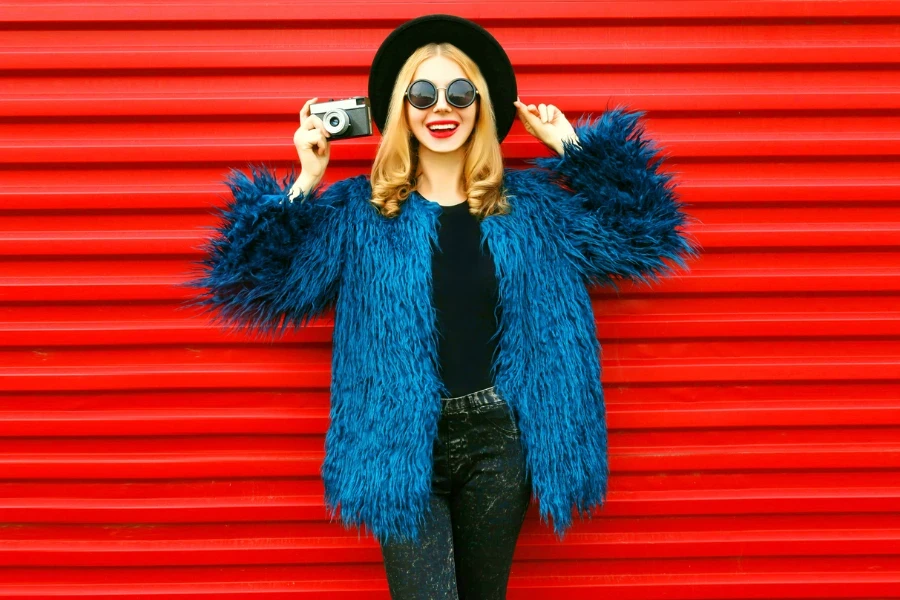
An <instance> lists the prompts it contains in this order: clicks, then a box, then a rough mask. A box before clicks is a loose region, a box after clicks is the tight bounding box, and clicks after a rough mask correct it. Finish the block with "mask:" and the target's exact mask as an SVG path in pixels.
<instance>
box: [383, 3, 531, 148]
mask: <svg viewBox="0 0 900 600" xmlns="http://www.w3.org/2000/svg"><path fill="white" fill-rule="evenodd" d="M432 42H434V43H440V42H449V43H451V44H453V45H454V46H456V47H457V48H459V49H460V50H462V51H463V52H465V53H466V54H467V55H468V56H469V57H470V58H471V59H472V60H473V61H474V62H475V64H477V65H478V68H479V69H481V73H482V75H483V76H484V78H485V80H486V81H487V85H488V89H489V91H490V95H491V101H492V103H493V106H494V115H495V116H496V119H497V139H498V140H499V141H501V142H502V141H503V138H505V137H506V134H508V133H509V130H510V129H511V128H512V124H513V121H514V120H515V118H516V107H515V105H514V104H513V102H515V100H516V98H517V97H518V96H517V94H518V91H517V89H516V75H515V73H514V72H513V68H512V63H510V61H509V57H508V56H507V55H506V51H505V50H504V49H503V47H502V46H501V45H500V43H499V42H498V41H497V40H496V39H494V36H492V35H491V34H490V33H488V32H487V30H485V29H484V28H483V27H481V26H480V25H478V24H477V23H474V22H472V21H469V20H468V19H464V18H462V17H457V16H455V15H444V14H432V15H424V16H422V17H417V18H415V19H412V20H411V21H407V22H405V23H403V24H402V25H400V26H399V27H397V28H396V29H395V30H394V31H392V32H391V33H390V35H388V36H387V38H385V40H384V42H382V43H381V46H380V47H379V48H378V52H377V53H376V54H375V59H374V60H373V61H372V69H371V70H370V71H369V104H370V108H371V110H372V119H373V120H374V121H375V126H376V127H378V131H379V132H383V131H384V125H385V123H386V121H387V113H388V106H389V105H390V102H391V92H393V90H394V84H395V83H396V81H397V75H398V74H399V73H400V69H401V68H402V67H403V64H404V63H405V62H406V61H407V59H408V58H409V57H410V55H411V54H412V53H413V52H415V51H416V50H417V49H419V48H420V47H422V46H424V45H426V44H430V43H432Z"/></svg>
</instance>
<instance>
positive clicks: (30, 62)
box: [0, 0, 900, 600]
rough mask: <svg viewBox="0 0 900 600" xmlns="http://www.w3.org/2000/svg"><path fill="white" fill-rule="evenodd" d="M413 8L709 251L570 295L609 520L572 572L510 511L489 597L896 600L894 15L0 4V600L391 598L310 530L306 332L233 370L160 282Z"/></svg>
mask: <svg viewBox="0 0 900 600" xmlns="http://www.w3.org/2000/svg"><path fill="white" fill-rule="evenodd" d="M430 12H449V13H453V14H458V15H461V16H465V17H467V18H470V19H473V20H476V21H478V22H479V23H481V24H482V25H484V26H485V27H487V28H488V29H489V30H490V31H491V32H493V33H494V35H495V36H496V37H497V38H498V39H499V40H500V42H501V43H502V44H503V45H504V47H505V48H507V50H508V52H509V54H510V56H511V58H512V61H513V64H514V65H515V68H516V72H517V75H518V80H519V90H520V95H521V97H522V99H523V100H525V101H526V102H535V103H538V102H545V103H553V104H556V105H558V106H559V107H561V108H562V109H563V110H564V111H565V112H566V114H567V115H569V116H570V118H574V117H576V116H578V115H580V114H581V113H584V112H593V113H598V112H599V111H601V110H603V109H604V107H605V106H606V105H607V103H608V102H611V103H619V102H621V103H627V104H629V105H630V106H631V107H633V108H636V109H642V110H646V111H647V121H646V123H647V130H648V133H649V134H650V135H651V136H652V137H654V138H656V139H657V140H659V142H660V143H661V144H662V145H663V146H665V147H666V148H667V151H668V152H669V154H670V159H669V161H668V162H667V165H668V168H671V169H674V170H676V171H678V172H679V174H680V175H679V178H680V189H681V190H682V197H683V198H684V200H685V201H687V202H689V203H691V207H690V209H689V210H690V212H691V213H692V214H693V215H694V216H696V217H698V218H699V219H700V220H701V221H702V225H701V226H700V227H699V228H698V229H697V230H696V231H695V233H696V236H697V239H698V240H699V241H700V242H701V243H702V244H703V246H704V251H705V253H704V256H703V257H702V259H701V260H700V261H698V262H695V263H694V264H693V268H692V271H691V272H690V273H689V274H685V275H684V276H681V277H676V278H673V279H669V280H667V281H666V282H665V283H663V284H661V285H659V286H657V287H654V288H643V287H633V288H628V287H626V288H623V293H622V294H621V295H619V296H616V295H615V293H614V292H612V291H607V290H600V289H598V290H595V291H594V295H593V297H594V299H595V308H596V314H597V324H598V335H599V337H600V339H601V341H602V342H603V344H604V354H603V366H604V373H603V379H604V382H605V386H606V394H607V396H606V398H607V403H608V413H609V426H610V446H611V467H612V472H613V473H612V479H611V493H610V497H609V503H608V505H607V508H606V509H605V510H604V511H602V512H601V513H599V514H598V517H596V518H595V519H594V520H593V521H592V522H590V523H584V524H578V525H577V526H576V527H575V528H574V529H573V530H572V531H571V532H570V534H569V536H568V537H567V539H566V541H565V542H564V543H558V542H557V541H556V540H555V538H554V537H553V535H552V533H551V531H550V530H549V529H548V528H547V527H546V526H544V525H541V524H540V523H539V522H538V521H537V514H536V509H535V507H532V511H531V513H530V514H529V518H528V520H527V522H526V525H525V528H524V531H523V533H522V537H521V539H520V543H519V547H518V550H517V554H516V562H515V565H514V567H513V573H512V578H511V591H510V597H511V598H519V599H524V598H534V599H538V598H616V599H618V600H630V599H645V598H647V599H649V598H696V599H708V600H718V599H725V598H729V599H737V598H767V599H783V598H846V599H864V598H865V599H872V598H900V543H898V542H900V513H898V510H900V476H898V475H900V472H898V467H900V435H898V433H900V381H898V379H900V358H898V355H900V343H898V339H900V298H898V292H900V252H898V248H900V160H898V154H900V113H898V109H900V69H898V64H900V2H886V1H868V2H866V1H843V2H839V1H817V2H814V1H807V2H801V1H755V2H748V1H732V2H728V1H721V2H713V1H671V2H643V1H640V2H639V1H632V2H615V1H606V2H527V3H523V2H507V1H503V2H484V3H476V2H453V3H425V2H420V3H413V4H399V3H396V4H394V3H385V2H364V3H360V2H342V3H324V4H322V3H312V2H308V3H305V2H304V3H300V2H298V3H290V2H278V3H274V2H270V3H251V2H236V1H232V2H228V1H219V2H202V3H201V2H193V3H177V2H171V1H169V0H165V1H161V0H141V1H140V2H134V3H129V4H125V3H118V2H114V1H112V0H98V1H96V2H93V3H90V4H87V3H80V2H74V1H71V0H54V1H53V2H50V1H46V0H40V1H32V2H9V1H6V0H3V1H0V19H2V31H0V40H2V44H0V59H2V67H0V139H2V143H0V160H2V166H0V357H2V358H0V384H2V391H3V396H2V400H0V565H2V566H0V596H2V597H3V598H13V597H22V598H25V597H28V598H35V597H51V596H52V597H54V598H61V597H75V596H101V595H102V596H108V597H129V598H144V597H147V598H149V597H151V596H152V597H153V598H161V597H164V598H193V597H199V596H203V597H216V596H225V595H228V597H230V598H238V597H241V598H243V597H248V598H249V597H253V598H259V597H265V598H276V597H278V598H280V597H286V596H288V595H298V596H304V597H310V598H330V599H334V600H337V599H342V598H354V599H355V598H387V597H388V593H387V585H386V580H385V577H384V570H383V566H382V563H381V555H380V552H379V550H378V547H377V545H376V543H375V542H374V540H373V539H371V538H363V539H359V538H358V537H357V536H356V535H355V534H353V533H347V532H345V531H344V530H343V529H342V528H341V527H340V525H338V524H336V523H329V522H327V520H326V517H325V511H324V508H323V505H322V485H321V481H320V480H319V478H318V472H319V467H320V464H321V461H322V457H323V435H324V432H325V429H326V426H327V420H328V401H329V398H328V384H329V380H330V372H329V366H330V353H331V346H330V339H331V328H330V323H331V322H330V320H325V321H323V322H321V323H320V324H319V325H318V326H315V327H310V328H309V329H306V330H305V331H303V332H302V333H299V334H297V335H292V336H290V337H287V338H285V339H284V340H283V341H281V342H279V343H276V344H264V343H253V342H252V341H250V339H249V338H245V337H244V336H243V335H241V334H238V333H230V334H225V333H222V332H220V331H218V330H217V329H215V328H214V327H212V326H210V325H208V324H207V323H206V321H205V319H203V318H198V317H197V315H196V314H195V313H193V312H192V311H184V310H178V308H177V307H178V305H179V303H180V302H181V301H182V300H183V299H184V298H185V291H184V290H183V289H179V288H178V287H176V284H178V283H181V282H183V281H184V280H185V279H186V276H185V272H186V270H187V269H188V268H189V266H190V264H191V262H192V261H195V260H198V259H199V258H200V254H199V253H198V250H197V248H198V246H199V244H200V242H201V241H202V238H203V236H204V235H206V234H207V231H206V230H204V227H207V226H209V225H212V224H213V223H214V218H213V215H212V213H211V208H210V207H211V206H213V205H221V204H222V203H223V202H224V197H225V194H226V191H227V188H226V187H225V186H224V185H223V183H222V180H223V179H224V177H225V175H226V173H227V170H228V169H229V168H230V167H242V166H244V165H245V164H246V163H247V162H250V161H266V162H268V163H269V164H272V165H277V166H278V167H279V172H280V173H285V172H286V171H287V169H288V168H289V166H290V164H291V162H292V161H296V153H295V150H294V148H293V145H292V143H291V137H292V134H293V132H294V130H295V128H296V127H297V121H298V111H299V110H300V108H301V106H302V105H303V103H304V101H305V100H307V99H309V98H311V97H315V96H318V97H335V98H337V97H344V96H350V95H357V94H365V93H366V89H367V88H366V81H367V72H368V66H369V65H370V62H371V59H372V57H373V56H374V53H375V51H376V49H377V47H378V45H379V44H380V43H381V41H382V40H383V39H384V37H385V36H386V35H387V34H388V33H389V32H390V31H391V30H392V29H393V28H394V27H396V26H397V25H398V24H399V23H400V22H402V21H404V20H406V19H409V18H412V17H414V16H418V15H420V14H425V13H430ZM376 139H377V136H376V137H373V138H370V139H364V140H354V141H353V142H351V143H347V144H339V145H338V144H336V145H335V146H334V148H333V153H332V157H333V158H332V164H331V166H330V167H329V170H328V173H327V176H326V181H327V182H333V181H335V180H337V179H341V178H344V177H348V176H351V175H355V174H358V173H363V172H367V171H368V168H369V166H370V164H371V159H372V157H373V156H374V150H375V143H376ZM503 147H504V152H505V155H506V156H507V157H508V159H509V163H510V165H512V166H515V165H517V164H518V165H520V166H521V165H522V162H521V161H522V159H524V158H528V157H533V156H535V155H537V154H543V153H545V152H547V151H546V150H545V149H544V148H543V147H542V146H540V145H539V144H538V143H537V142H535V141H534V140H533V139H531V138H530V137H529V136H528V135H527V134H526V133H525V131H524V129H523V128H522V126H521V124H519V123H518V122H517V123H516V125H515V127H514V129H513V131H512V133H511V135H510V136H509V138H508V139H507V141H505V142H504V144H503Z"/></svg>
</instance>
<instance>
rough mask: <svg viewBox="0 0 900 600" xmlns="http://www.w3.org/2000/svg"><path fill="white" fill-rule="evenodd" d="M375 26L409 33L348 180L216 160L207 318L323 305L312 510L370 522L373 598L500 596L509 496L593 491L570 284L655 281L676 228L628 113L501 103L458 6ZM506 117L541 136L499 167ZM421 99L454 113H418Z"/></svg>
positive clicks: (593, 397)
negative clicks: (326, 412)
mask: <svg viewBox="0 0 900 600" xmlns="http://www.w3.org/2000/svg"><path fill="white" fill-rule="evenodd" d="M398 31H400V32H403V31H412V32H413V33H414V35H412V36H411V37H409V38H408V39H405V38H397V37H396V36H395V34H392V35H391V37H389V38H388V40H387V41H386V42H385V44H383V45H382V48H381V49H380V50H379V52H378V54H376V58H375V60H374V61H373V66H372V72H371V73H370V100H371V105H372V106H371V108H372V114H373V118H374V120H375V122H376V125H377V126H378V127H379V129H381V131H382V140H381V143H380V145H379V148H378V153H377V156H376V159H375V164H374V165H373V169H372V176H371V179H369V178H367V177H366V176H364V175H359V176H356V177H351V178H348V179H344V180H341V181H338V182H336V183H334V184H333V185H332V186H331V187H329V188H328V189H327V190H324V191H321V190H310V191H308V192H303V193H302V194H301V195H300V196H299V197H297V198H295V199H294V201H293V202H289V201H287V200H286V198H285V197H284V193H283V190H282V189H281V186H279V185H278V184H277V182H275V181H274V177H272V176H271V175H270V174H269V173H268V172H254V181H252V182H251V181H249V180H247V179H246V178H242V177H240V176H237V175H235V177H234V178H233V179H232V180H231V181H230V182H229V183H230V184H231V186H232V190H233V193H234V197H235V201H234V203H233V204H232V205H231V206H229V208H228V209H227V210H226V211H225V212H224V216H225V220H224V223H223V225H222V227H221V231H222V234H223V235H222V236H221V237H220V238H218V239H216V240H215V241H213V242H212V243H211V245H210V258H209V259H207V261H206V266H207V267H209V269H208V274H207V275H206V276H205V277H204V278H201V280H200V281H199V283H200V284H201V285H202V286H203V287H206V286H208V287H209V288H210V292H209V293H208V295H207V296H206V298H205V300H204V301H205V302H207V303H208V304H210V305H211V306H219V307H222V308H223V312H224V313H225V317H226V319H229V320H232V321H244V320H246V321H249V322H250V323H251V324H252V325H257V326H259V327H260V328H262V329H263V330H269V331H275V332H278V331H280V330H283V328H284V327H286V326H287V325H289V324H291V323H293V324H295V325H302V324H306V323H307V322H308V320H309V319H310V318H312V317H314V316H316V315H318V314H321V313H322V312H323V311H324V310H325V309H326V308H328V307H330V306H334V308H335V313H334V314H335V318H334V339H333V352H332V361H333V363H332V384H331V410H330V423H329V427H328V431H327V433H326V436H325V459H324V461H323V463H322V468H321V474H322V480H323V483H324V489H325V498H324V500H325V506H326V509H327V510H328V513H329V516H331V517H332V518H334V517H336V516H337V515H338V514H340V518H341V521H342V522H343V524H344V525H345V526H346V527H348V528H349V527H353V526H356V527H359V528H361V527H363V526H365V527H366V528H367V529H368V530H370V531H371V532H372V533H374V534H375V536H376V537H377V538H378V541H379V543H380V544H381V547H382V550H383V552H384V558H385V567H386V569H387V575H388V582H389V584H390V589H391V593H392V595H393V596H394V598H399V599H405V598H420V597H427V598H450V599H455V598H457V597H460V596H461V597H470V598H484V599H500V598H504V597H505V594H506V588H507V581H508V577H509V573H510V568H511V565H512V558H513V554H514V550H515V547H516V541H517V538H518V535H519V532H520V529H521V526H522V523H523V520H524V518H525V514H526V512H527V509H528V506H529V502H530V499H531V497H532V496H534V497H536V498H537V499H538V501H539V509H540V510H539V514H540V517H541V519H542V520H544V521H546V522H548V523H549V522H550V521H551V520H552V524H553V527H554V529H555V531H556V532H557V534H558V535H559V536H560V537H562V536H563V535H564V534H565V532H566V531H567V530H568V529H569V528H570V527H571V526H572V524H573V520H574V519H573V511H574V512H575V513H576V514H578V515H579V516H580V517H582V518H584V517H586V516H590V515H591V514H592V512H593V511H594V509H596V508H599V507H601V506H602V505H603V503H604V501H605V498H606V492H607V486H608V478H609V466H608V449H607V430H606V414H605V405H604V398H603V389H602V384H601V381H600V362H599V355H600V347H599V342H598V340H597V335H596V322H595V317H594V314H593V310H592V304H591V298H590V296H589V294H588V291H587V288H586V287H585V284H586V283H590V282H604V283H605V282H611V281H612V278H613V276H620V277H625V278H629V279H632V280H636V281H646V280H649V279H656V278H658V276H659V275H662V274H668V273H670V272H672V271H673V270H674V269H673V267H672V265H671V264H669V263H667V262H665V261H664V259H671V261H672V262H674V263H677V264H678V265H680V266H682V267H684V266H686V265H685V259H686V258H687V257H689V256H692V255H694V254H696V247H695V246H694V244H693V242H692V240H690V239H689V238H688V237H687V236H685V235H684V234H683V233H682V232H681V231H679V228H680V227H681V226H682V225H683V224H684V222H685V221H686V220H687V218H686V215H684V214H682V213H681V211H680V210H679V209H680V206H681V205H680V202H679V201H678V200H677V198H676V195H675V192H674V190H673V187H672V186H670V185H669V183H670V177H669V176H668V175H665V174H663V173H660V172H658V171H657V167H658V165H659V162H658V161H654V160H652V159H653V157H654V154H655V148H654V146H653V144H652V143H650V140H646V139H643V137H642V133H643V131H642V128H641V127H640V125H639V122H638V117H639V116H640V113H629V112H626V111H624V110H620V109H615V110H612V111H608V112H607V113H605V114H604V115H603V116H602V117H601V118H600V119H599V120H597V121H590V120H588V121H585V122H582V123H579V125H578V127H577V129H576V128H573V127H572V125H571V124H570V123H569V121H568V120H567V119H566V118H565V116H564V115H563V113H562V112H561V111H559V110H558V109H556V107H554V106H553V105H547V104H539V105H537V106H535V105H525V104H524V103H520V102H518V97H517V95H516V86H515V75H514V73H513V71H512V68H511V65H509V62H508V58H507V57H506V54H505V52H503V50H502V48H500V47H499V44H497V43H496V40H494V38H493V37H492V36H490V34H488V33H487V32H485V31H484V30H483V29H482V28H480V27H479V26H477V25H475V24H474V23H471V22H470V21H467V20H465V19H461V18H459V17H451V16H446V15H435V16H428V17H421V18H419V19H415V20H414V21H411V22H410V23H408V24H405V25H403V26H401V28H399V29H398ZM395 33H396V32H395ZM398 40H399V41H398ZM473 40H476V41H474V42H473ZM478 40H480V41H478ZM457 44H460V45H462V46H463V47H458V46H457ZM392 55H393V56H394V57H395V59H396V60H394V61H393V62H392V63H389V64H388V66H387V67H385V66H384V65H385V64H386V63H384V62H383V61H382V60H381V58H380V57H384V56H392ZM470 57H476V59H477V62H475V61H473V59H472V58H470ZM466 82H471V83H472V87H473V88H474V91H475V92H477V94H476V93H474V92H473V91H472V90H471V89H470V88H469V86H468V84H467V83H466ZM492 93H496V94H497V97H498V98H500V99H502V101H498V104H496V105H494V104H493V101H494V100H492V96H491V94H492ZM516 116H518V117H519V119H520V120H521V121H522V123H523V125H524V126H525V127H526V129H527V130H528V131H529V132H531V133H532V134H533V135H534V136H535V137H536V138H537V139H539V140H540V141H542V142H543V143H545V144H546V145H548V146H549V147H551V148H554V149H557V150H558V151H559V152H560V153H559V155H558V156H556V157H554V158H552V159H539V163H538V165H537V166H538V168H534V169H524V170H512V169H505V168H504V165H503V160H502V155H501V153H500V142H501V141H502V140H503V138H504V137H505V136H506V134H507V133H508V132H509V130H510V128H511V126H512V123H513V121H514V120H515V118H516ZM309 119H312V117H309ZM441 121H449V122H451V123H453V124H456V128H455V129H453V130H452V131H447V132H442V133H438V132H435V131H432V129H439V128H440V127H438V125H439V123H440V122H441ZM310 123H313V125H312V126H311V125H310ZM301 127H307V128H308V129H305V130H304V131H306V132H309V133H310V135H309V137H308V138H306V137H304V144H306V143H307V142H308V143H309V144H315V145H318V144H319V143H320V142H321V143H322V144H327V140H326V139H325V138H319V137H318V134H316V133H315V132H314V131H313V129H314V128H317V127H318V123H315V122H312V121H304V123H303V124H302V125H301ZM303 135H304V136H305V135H306V133H304V134H303ZM303 148H304V152H306V153H307V154H309V153H310V152H311V149H310V147H308V146H306V145H304V146H303ZM307 158H309V157H307ZM373 205H374V207H375V209H376V210H373Z"/></svg>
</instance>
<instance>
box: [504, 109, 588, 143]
mask: <svg viewBox="0 0 900 600" xmlns="http://www.w3.org/2000/svg"><path fill="white" fill-rule="evenodd" d="M513 104H515V105H516V108H517V109H518V115H519V120H520V121H522V124H523V125H525V130H526V131H527V132H528V133H530V134H531V135H533V136H534V137H536V138H537V139H538V140H539V141H540V142H543V143H544V144H546V145H547V146H549V147H550V148H552V149H553V150H556V153H557V154H560V155H561V154H562V153H563V140H565V139H569V138H574V141H575V142H576V143H577V142H578V135H577V134H576V133H575V128H574V127H572V124H571V123H569V121H568V119H566V116H565V115H564V114H563V112H562V111H561V110H559V109H558V108H556V107H555V106H553V105H552V104H539V105H537V106H535V105H534V104H529V105H527V106H526V105H525V103H523V102H522V101H521V100H520V99H519V98H518V97H517V98H516V101H515V102H513Z"/></svg>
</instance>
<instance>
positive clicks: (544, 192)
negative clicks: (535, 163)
mask: <svg viewBox="0 0 900 600" xmlns="http://www.w3.org/2000/svg"><path fill="white" fill-rule="evenodd" d="M503 186H504V188H505V189H506V192H507V197H508V199H509V202H510V204H511V205H512V206H514V207H516V208H517V209H520V210H524V211H525V212H530V211H533V210H548V209H550V210H553V208H554V207H555V204H556V202H555V201H556V200H557V199H558V196H559V194H560V192H561V191H562V189H561V188H560V187H559V186H558V185H556V184H555V183H553V182H552V181H551V180H550V176H549V173H548V172H547V171H546V170H544V169H540V168H526V169H510V168H505V169H504V170H503Z"/></svg>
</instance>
